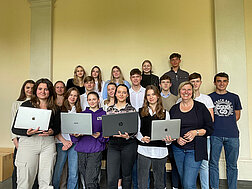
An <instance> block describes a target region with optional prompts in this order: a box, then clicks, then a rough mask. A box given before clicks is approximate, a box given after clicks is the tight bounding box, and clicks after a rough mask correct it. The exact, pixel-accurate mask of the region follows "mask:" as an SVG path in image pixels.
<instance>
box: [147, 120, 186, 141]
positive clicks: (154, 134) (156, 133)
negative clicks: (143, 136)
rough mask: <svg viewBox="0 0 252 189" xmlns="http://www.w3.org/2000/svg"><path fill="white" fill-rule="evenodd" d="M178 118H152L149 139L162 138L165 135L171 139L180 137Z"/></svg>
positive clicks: (179, 121)
mask: <svg viewBox="0 0 252 189" xmlns="http://www.w3.org/2000/svg"><path fill="white" fill-rule="evenodd" d="M180 123H181V120H180V119H171V120H153V121H152V128H151V140H162V139H163V138H165V137H166V136H171V138H172V139H177V138H179V137H180Z"/></svg>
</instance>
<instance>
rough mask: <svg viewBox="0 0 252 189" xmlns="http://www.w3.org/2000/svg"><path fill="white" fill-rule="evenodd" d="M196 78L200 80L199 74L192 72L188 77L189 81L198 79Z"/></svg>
mask: <svg viewBox="0 0 252 189" xmlns="http://www.w3.org/2000/svg"><path fill="white" fill-rule="evenodd" d="M198 78H200V80H201V75H200V74H199V73H196V72H194V73H192V74H190V75H189V81H190V80H192V79H198Z"/></svg>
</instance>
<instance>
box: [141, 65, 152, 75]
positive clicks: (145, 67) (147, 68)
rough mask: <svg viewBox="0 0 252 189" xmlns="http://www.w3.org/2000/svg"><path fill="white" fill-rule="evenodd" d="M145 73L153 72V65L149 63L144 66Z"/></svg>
mask: <svg viewBox="0 0 252 189" xmlns="http://www.w3.org/2000/svg"><path fill="white" fill-rule="evenodd" d="M142 69H143V72H144V73H150V72H151V65H150V63H149V62H145V63H144V64H143V66H142Z"/></svg>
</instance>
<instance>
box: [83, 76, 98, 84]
mask: <svg viewBox="0 0 252 189" xmlns="http://www.w3.org/2000/svg"><path fill="white" fill-rule="evenodd" d="M89 81H93V82H94V83H95V80H94V78H93V77H92V76H87V77H85V79H84V83H87V82H89Z"/></svg>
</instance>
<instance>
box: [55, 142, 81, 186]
mask: <svg viewBox="0 0 252 189" xmlns="http://www.w3.org/2000/svg"><path fill="white" fill-rule="evenodd" d="M62 146H63V144H62V143H57V144H56V149H57V160H56V164H55V167H54V175H53V186H54V188H56V189H58V188H59V185H60V177H61V173H62V170H63V167H64V165H65V163H66V160H67V158H68V180H67V188H73V189H77V188H78V156H77V152H76V151H75V150H74V147H75V145H73V146H72V147H71V148H69V149H68V150H67V151H63V150H62Z"/></svg>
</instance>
